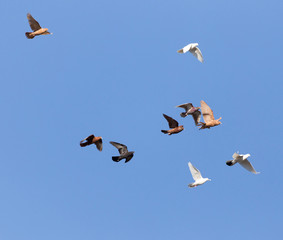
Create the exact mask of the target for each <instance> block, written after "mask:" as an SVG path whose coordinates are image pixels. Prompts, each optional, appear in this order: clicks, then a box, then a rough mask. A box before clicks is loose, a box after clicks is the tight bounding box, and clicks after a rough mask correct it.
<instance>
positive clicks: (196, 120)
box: [193, 110, 201, 126]
mask: <svg viewBox="0 0 283 240" xmlns="http://www.w3.org/2000/svg"><path fill="white" fill-rule="evenodd" d="M193 118H194V121H195V124H196V126H198V124H199V122H200V118H201V112H200V111H199V110H197V111H195V112H194V113H193Z"/></svg>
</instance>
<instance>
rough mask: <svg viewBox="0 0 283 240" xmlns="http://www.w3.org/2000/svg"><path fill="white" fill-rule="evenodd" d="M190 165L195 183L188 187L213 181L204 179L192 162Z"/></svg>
mask: <svg viewBox="0 0 283 240" xmlns="http://www.w3.org/2000/svg"><path fill="white" fill-rule="evenodd" d="M188 165H189V168H190V171H191V174H192V176H193V179H194V180H195V182H194V183H190V184H189V185H188V186H189V187H190V188H193V187H196V186H199V185H202V184H204V183H205V182H207V181H211V179H209V178H203V177H202V176H201V174H200V171H199V170H198V169H196V168H195V167H194V166H193V165H192V164H191V163H190V162H189V163H188Z"/></svg>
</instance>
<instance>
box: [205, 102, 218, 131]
mask: <svg viewBox="0 0 283 240" xmlns="http://www.w3.org/2000/svg"><path fill="white" fill-rule="evenodd" d="M200 105H201V112H202V116H203V120H204V122H200V124H201V127H200V129H205V128H211V127H215V126H217V125H219V124H221V122H220V120H221V119H222V118H221V117H220V118H219V119H217V120H215V119H214V115H213V111H212V110H211V109H210V107H209V106H208V105H207V104H206V103H205V102H204V101H200Z"/></svg>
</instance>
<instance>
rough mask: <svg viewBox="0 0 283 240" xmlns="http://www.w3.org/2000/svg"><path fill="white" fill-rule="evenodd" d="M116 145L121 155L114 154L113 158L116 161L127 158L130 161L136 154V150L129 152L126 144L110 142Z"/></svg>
mask: <svg viewBox="0 0 283 240" xmlns="http://www.w3.org/2000/svg"><path fill="white" fill-rule="evenodd" d="M110 143H111V144H112V145H113V146H114V147H116V148H117V149H118V151H119V153H120V156H113V157H112V160H113V161H114V162H120V161H121V160H122V159H124V158H125V159H126V161H125V163H126V162H129V161H130V160H131V159H132V157H133V156H134V151H132V152H129V151H128V148H127V146H126V145H124V144H121V143H117V142H110Z"/></svg>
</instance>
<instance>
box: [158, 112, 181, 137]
mask: <svg viewBox="0 0 283 240" xmlns="http://www.w3.org/2000/svg"><path fill="white" fill-rule="evenodd" d="M163 116H164V117H165V119H166V120H167V122H168V124H169V128H171V129H170V130H161V132H163V133H164V134H168V135H171V134H176V133H179V132H181V131H183V130H184V126H183V125H181V126H179V123H178V122H177V121H176V120H175V119H173V118H171V117H169V116H167V115H166V114H163Z"/></svg>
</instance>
